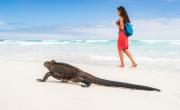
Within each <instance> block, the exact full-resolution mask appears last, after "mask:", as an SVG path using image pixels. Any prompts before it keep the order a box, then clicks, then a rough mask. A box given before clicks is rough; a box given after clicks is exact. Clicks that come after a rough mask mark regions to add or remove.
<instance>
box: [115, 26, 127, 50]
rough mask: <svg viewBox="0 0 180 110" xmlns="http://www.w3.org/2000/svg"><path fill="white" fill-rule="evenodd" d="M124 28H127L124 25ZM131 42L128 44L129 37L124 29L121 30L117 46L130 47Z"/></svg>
mask: <svg viewBox="0 0 180 110" xmlns="http://www.w3.org/2000/svg"><path fill="white" fill-rule="evenodd" d="M124 29H126V27H125V25H124ZM128 47H129V44H128V37H127V36H126V34H125V33H124V31H123V30H120V32H119V36H118V40H117V48H118V49H128Z"/></svg>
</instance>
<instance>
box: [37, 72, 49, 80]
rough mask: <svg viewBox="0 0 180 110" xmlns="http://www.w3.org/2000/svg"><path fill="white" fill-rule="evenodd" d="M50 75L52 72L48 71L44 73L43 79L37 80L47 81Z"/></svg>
mask: <svg viewBox="0 0 180 110" xmlns="http://www.w3.org/2000/svg"><path fill="white" fill-rule="evenodd" d="M49 76H51V73H50V72H47V73H46V74H45V75H44V77H43V79H37V81H38V82H45V81H46V80H47V79H48V78H49Z"/></svg>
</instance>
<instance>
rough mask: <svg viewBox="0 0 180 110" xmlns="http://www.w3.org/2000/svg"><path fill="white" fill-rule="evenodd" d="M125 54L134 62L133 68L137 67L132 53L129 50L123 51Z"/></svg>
mask: <svg viewBox="0 0 180 110" xmlns="http://www.w3.org/2000/svg"><path fill="white" fill-rule="evenodd" d="M123 52H124V53H125V54H126V55H127V56H128V57H129V58H130V60H131V62H132V67H135V66H136V65H137V64H136V62H135V61H134V59H133V56H132V55H131V53H130V52H129V51H128V50H127V49H123Z"/></svg>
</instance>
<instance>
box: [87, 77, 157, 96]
mask: <svg viewBox="0 0 180 110" xmlns="http://www.w3.org/2000/svg"><path fill="white" fill-rule="evenodd" d="M90 80H91V82H92V83H94V84H99V85H104V86H113V87H124V88H130V89H138V90H148V91H158V92H160V90H159V89H156V88H152V87H148V86H143V85H135V84H130V83H125V82H117V81H110V80H105V79H101V78H97V77H94V76H93V77H91V78H90Z"/></svg>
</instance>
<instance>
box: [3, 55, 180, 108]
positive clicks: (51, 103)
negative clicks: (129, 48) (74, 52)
mask: <svg viewBox="0 0 180 110" xmlns="http://www.w3.org/2000/svg"><path fill="white" fill-rule="evenodd" d="M71 65H73V66H76V67H78V68H80V69H82V70H83V71H86V72H88V73H90V74H92V75H94V76H96V77H100V78H103V79H107V80H114V81H120V82H126V83H132V84H140V85H146V86H150V87H155V88H158V89H160V90H161V92H156V91H143V90H131V89H126V88H118V87H105V86H100V85H95V84H92V85H91V86H90V87H89V88H82V87H81V86H80V83H77V84H75V83H72V82H69V83H62V82H61V81H58V80H56V79H54V78H52V77H50V78H49V79H48V80H47V82H36V79H38V78H42V77H43V76H44V74H45V73H46V72H47V69H46V68H45V67H44V66H43V62H39V61H31V62H28V61H19V60H5V59H3V60H2V59H0V67H1V72H0V74H1V77H0V86H1V91H0V109H2V110H10V109H14V110H19V109H27V110H32V109H43V110H49V109H54V110H59V109H87V110H92V109H94V110H96V109H103V110H109V109H119V108H121V109H125V110H132V109H134V110H136V109H137V110H144V109H146V110H152V109H153V110H160V109H163V110H164V109H173V110H179V109H180V87H179V84H180V75H178V74H163V73H153V72H140V71H139V70H130V69H121V68H117V67H98V66H91V65H82V64H74V63H71ZM69 104H70V105H71V106H70V105H69ZM9 105H10V106H9ZM142 105H143V106H142Z"/></svg>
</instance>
